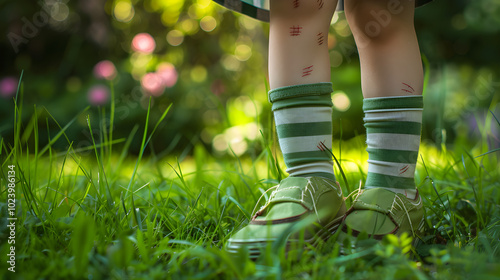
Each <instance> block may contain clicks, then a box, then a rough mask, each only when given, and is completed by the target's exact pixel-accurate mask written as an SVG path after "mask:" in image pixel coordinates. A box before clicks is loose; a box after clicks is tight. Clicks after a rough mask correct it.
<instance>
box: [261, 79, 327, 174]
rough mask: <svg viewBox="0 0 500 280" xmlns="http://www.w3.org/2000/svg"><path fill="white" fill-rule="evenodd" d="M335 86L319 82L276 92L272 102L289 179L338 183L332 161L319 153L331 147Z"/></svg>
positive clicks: (280, 89)
mask: <svg viewBox="0 0 500 280" xmlns="http://www.w3.org/2000/svg"><path fill="white" fill-rule="evenodd" d="M332 91H333V90H332V84H331V83H317V84H305V85H295V86H288V87H282V88H277V89H273V90H271V91H270V92H269V101H270V102H271V103H272V104H273V105H272V110H273V112H274V118H275V122H276V130H277V132H278V139H279V143H280V147H281V151H282V153H283V157H284V159H285V164H286V166H287V172H288V174H289V175H290V176H297V177H310V176H322V177H326V178H328V179H331V180H335V175H334V173H333V161H332V157H331V155H330V154H328V152H326V151H322V150H320V148H319V146H320V142H321V143H323V144H324V145H325V146H326V147H328V148H329V149H331V147H332V105H333V104H332V98H331V93H332Z"/></svg>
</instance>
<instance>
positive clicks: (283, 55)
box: [269, 0, 337, 89]
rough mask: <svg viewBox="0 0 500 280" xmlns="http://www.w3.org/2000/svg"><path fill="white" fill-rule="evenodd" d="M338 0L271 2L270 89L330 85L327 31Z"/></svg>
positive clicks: (282, 0)
mask: <svg viewBox="0 0 500 280" xmlns="http://www.w3.org/2000/svg"><path fill="white" fill-rule="evenodd" d="M336 6H337V0H274V1H271V19H270V36H269V80H270V81H269V82H270V86H271V89H274V88H279V87H284V86H291V85H299V84H311V83H318V82H330V58H329V54H328V29H329V27H330V22H331V19H332V16H333V13H334V12H335V8H336Z"/></svg>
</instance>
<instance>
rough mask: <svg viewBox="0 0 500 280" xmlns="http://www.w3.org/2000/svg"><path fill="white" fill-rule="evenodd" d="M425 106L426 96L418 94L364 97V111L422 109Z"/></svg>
mask: <svg viewBox="0 0 500 280" xmlns="http://www.w3.org/2000/svg"><path fill="white" fill-rule="evenodd" d="M423 108H424V98H423V97H422V96H421V95H416V96H395V97H392V96H391V97H376V98H365V99H363V111H365V112H367V111H376V110H391V109H408V110H412V109H413V110H421V109H423Z"/></svg>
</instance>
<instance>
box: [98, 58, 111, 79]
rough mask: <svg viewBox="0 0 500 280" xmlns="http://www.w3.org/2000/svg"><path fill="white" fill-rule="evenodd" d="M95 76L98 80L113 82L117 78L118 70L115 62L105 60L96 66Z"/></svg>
mask: <svg viewBox="0 0 500 280" xmlns="http://www.w3.org/2000/svg"><path fill="white" fill-rule="evenodd" d="M94 76H95V77H96V78H98V79H106V80H113V79H114V78H115V77H116V68H115V65H114V64H113V62H111V61H109V60H103V61H101V62H99V63H97V64H96V65H95V66H94Z"/></svg>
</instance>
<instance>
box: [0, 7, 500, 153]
mask: <svg viewBox="0 0 500 280" xmlns="http://www.w3.org/2000/svg"><path fill="white" fill-rule="evenodd" d="M0 21H1V25H0V32H1V33H2V34H5V35H6V36H2V38H1V39H0V40H1V41H0V51H1V53H2V59H1V61H2V63H1V68H0V79H3V80H2V81H4V80H5V79H6V77H15V78H16V79H18V78H19V76H20V73H21V71H22V70H24V77H23V82H24V83H23V84H24V88H23V94H24V96H23V100H24V101H23V102H24V108H27V109H25V112H24V113H25V115H26V119H28V117H29V115H31V113H32V112H27V111H31V110H30V109H31V108H32V107H33V104H36V106H37V112H38V113H39V122H40V126H41V127H44V128H45V127H47V128H46V129H40V130H39V131H40V136H39V138H40V140H41V141H48V139H49V137H50V136H51V135H48V134H51V131H56V129H55V127H56V124H55V122H54V121H52V118H51V117H50V116H49V115H48V114H47V113H46V112H45V111H44V110H41V109H39V108H40V107H42V106H43V107H46V108H47V111H48V112H50V114H51V115H52V116H53V117H54V118H55V119H56V120H58V122H59V123H60V124H61V125H65V124H66V123H68V122H69V121H70V120H71V119H72V118H74V117H75V116H76V115H77V114H78V112H80V111H82V110H83V109H84V108H85V107H86V106H89V105H90V106H92V107H91V109H90V110H89V111H87V112H86V113H85V114H83V115H81V116H78V118H77V121H76V123H75V124H73V125H72V126H71V128H70V129H69V130H68V132H67V133H68V135H69V136H70V139H80V140H79V141H80V142H79V143H74V146H75V147H79V146H80V147H81V146H85V145H88V144H89V143H90V142H89V141H90V139H91V138H90V133H89V132H88V129H87V125H86V115H87V114H88V115H89V117H90V120H91V121H93V122H96V121H97V120H98V119H99V114H102V113H103V112H104V111H105V112H106V113H109V110H110V106H109V105H110V101H109V99H110V97H109V96H106V95H109V94H110V92H113V94H114V100H115V112H116V116H115V120H114V122H115V128H114V129H115V131H116V133H115V136H116V138H119V137H126V136H127V135H128V134H129V133H130V131H131V129H132V127H133V126H134V125H136V124H139V125H140V124H144V123H145V122H144V120H145V112H146V109H147V108H146V107H147V104H148V99H149V97H150V96H151V97H152V104H153V105H152V106H153V110H152V115H151V118H152V119H153V120H152V121H151V122H150V123H155V119H158V118H159V117H160V116H161V114H162V112H163V111H164V110H165V109H166V108H167V107H168V106H169V105H170V104H171V103H173V104H174V106H173V107H172V110H171V112H170V113H169V116H168V119H167V121H166V122H165V123H166V125H165V126H164V127H162V128H161V129H160V130H159V132H158V134H159V135H157V137H156V138H155V139H153V143H152V145H151V147H153V149H154V151H156V152H157V153H158V152H159V151H163V152H162V153H163V154H166V153H170V152H172V151H175V152H176V153H178V154H182V153H183V151H189V150H190V148H191V147H192V146H193V145H194V144H195V143H197V142H202V143H204V144H205V145H206V146H207V147H210V148H213V151H214V152H215V153H216V154H219V155H223V154H227V153H231V152H230V151H228V149H227V147H228V145H231V147H232V149H233V151H234V152H235V153H236V154H243V153H245V152H252V151H255V152H258V150H259V149H260V148H259V145H258V144H255V143H258V142H259V141H252V140H254V139H256V138H259V137H261V136H260V132H259V131H260V130H262V131H263V132H264V134H266V137H269V135H267V134H270V131H271V130H270V129H269V126H270V123H271V114H270V106H269V104H268V102H267V94H266V92H267V90H266V87H267V82H266V78H267V75H266V73H267V62H266V61H267V36H268V27H269V26H268V24H266V23H261V22H258V21H256V20H253V19H251V18H249V17H246V16H242V15H238V14H235V13H233V12H231V11H228V10H227V9H224V8H222V7H220V6H218V5H217V4H215V3H213V2H212V1H211V0H108V1H105V0H78V1H76V0H40V1H38V2H36V4H35V2H34V1H27V0H17V1H0ZM333 21H334V24H332V25H331V28H330V34H329V40H328V44H329V48H330V54H331V62H332V67H333V68H334V69H333V71H332V72H333V74H332V81H333V82H334V89H335V92H334V94H333V98H334V99H336V102H335V103H336V107H335V113H334V118H335V121H334V122H335V123H336V124H338V125H335V133H336V137H338V136H339V135H340V134H341V133H342V137H343V138H344V139H347V138H351V137H353V136H355V135H358V134H363V133H364V128H363V125H362V120H361V119H362V110H361V102H362V96H361V89H360V77H359V60H358V56H357V51H356V47H355V44H354V40H353V38H352V35H351V32H350V30H349V27H348V25H347V23H346V21H345V17H344V14H343V13H340V14H339V13H337V14H336V15H335V17H334V20H333ZM499 23H500V2H499V1H498V0H480V1H466V0H435V1H434V2H433V3H431V4H428V5H426V6H424V7H421V8H419V9H417V12H416V28H417V33H418V36H419V41H420V44H421V51H422V53H423V55H424V57H425V58H426V60H427V61H430V62H428V63H426V70H427V75H428V77H429V79H428V82H427V84H426V103H427V104H426V106H427V107H426V108H427V109H426V114H425V118H426V119H425V131H424V138H426V139H429V140H430V141H433V142H436V143H437V144H440V143H446V141H450V140H453V139H460V138H461V137H462V138H470V136H471V135H474V133H473V131H474V128H475V127H477V126H478V125H485V124H484V123H485V120H488V119H489V120H491V114H490V113H488V108H489V109H491V110H492V111H493V112H494V113H495V114H496V115H497V117H499V116H500V108H499V107H498V106H497V103H498V94H497V91H498V87H499V86H500V80H499V76H500V69H499V68H498V65H499V64H498V59H499V58H500V54H499V53H498V49H500V41H498V40H497V37H498V33H499V31H500V24H499ZM138 34H143V35H144V34H146V35H147V36H143V37H144V38H146V39H148V38H151V37H152V38H153V39H154V41H153V42H152V44H153V45H151V42H150V41H147V40H146V41H145V43H142V41H140V40H139V39H138V38H139V37H138V36H137V35H138ZM149 35H150V36H149ZM148 36H149V37H148ZM134 38H136V39H137V40H138V41H137V42H135V43H134V40H136V39H134ZM148 42H149V45H148ZM149 47H152V49H151V48H150V49H149V50H148V48H149ZM102 61H108V62H111V63H112V64H111V65H112V66H114V68H109V69H111V70H110V71H115V72H116V73H115V72H113V73H111V74H109V73H108V74H109V75H108V76H106V75H105V73H104V74H103V73H100V74H99V73H96V71H97V70H96V69H97V68H96V65H97V64H98V63H100V62H102ZM172 66H173V67H175V68H173V67H172ZM169 67H170V68H169ZM109 69H108V70H109ZM162 69H168V71H167V72H162ZM172 69H175V70H173V71H172ZM161 73H168V74H166V75H167V76H168V75H170V76H168V77H166V78H165V77H163V78H162V77H160V76H158V75H160V74H161ZM164 78H165V79H167V80H168V81H165V79H164ZM11 84H12V82H11ZM2 85H3V86H2V89H0V90H3V91H4V92H2V95H1V97H0V98H1V99H0V101H1V103H0V118H1V120H2V122H1V124H0V135H1V136H2V137H4V138H5V139H12V137H11V135H12V132H13V131H12V125H11V124H12V123H13V116H14V112H13V111H14V106H13V101H12V94H13V93H12V92H11V91H8V90H7V89H8V85H9V84H8V83H7V82H5V83H3V84H2ZM96 86H100V87H97V88H96ZM103 87H104V88H103ZM152 87H153V88H152ZM97 89H99V90H100V91H98V92H97V91H96V90H97ZM99 104H101V107H99V106H97V105H99ZM99 108H101V109H99ZM489 124H490V125H491V124H493V125H494V122H491V121H490V122H489ZM100 125H103V126H106V125H109V122H104V123H102V124H100ZM493 125H492V128H491V131H492V132H491V133H492V136H493V140H492V145H499V144H498V134H499V133H498V128H496V130H494V129H495V127H494V126H493ZM93 127H99V125H98V124H94V125H93ZM51 128H52V129H51ZM44 133H45V135H44ZM52 136H53V135H52ZM495 136H496V139H495V138H494V137H495ZM477 137H480V135H477ZM136 138H138V137H136ZM137 141H139V139H137ZM134 146H135V147H137V146H139V145H138V144H137V145H132V147H134Z"/></svg>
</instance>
